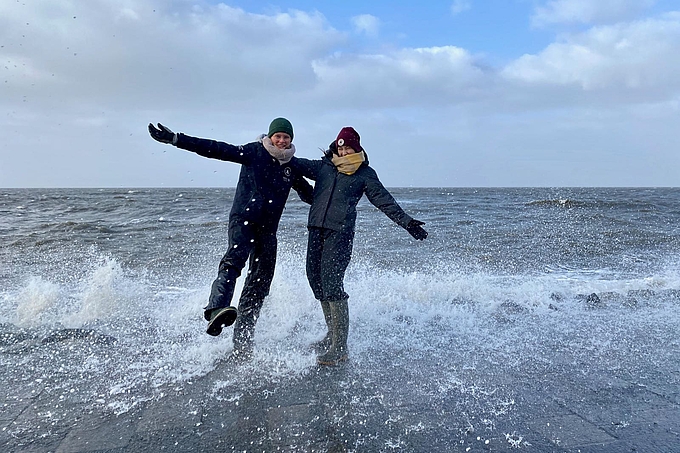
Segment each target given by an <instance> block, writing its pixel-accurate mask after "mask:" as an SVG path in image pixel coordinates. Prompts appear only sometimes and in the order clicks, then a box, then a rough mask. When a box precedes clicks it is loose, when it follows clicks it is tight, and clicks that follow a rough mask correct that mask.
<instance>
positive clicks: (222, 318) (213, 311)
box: [204, 220, 253, 336]
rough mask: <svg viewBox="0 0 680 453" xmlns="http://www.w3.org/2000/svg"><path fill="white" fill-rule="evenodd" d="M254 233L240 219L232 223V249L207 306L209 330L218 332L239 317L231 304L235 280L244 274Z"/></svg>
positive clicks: (212, 332)
mask: <svg viewBox="0 0 680 453" xmlns="http://www.w3.org/2000/svg"><path fill="white" fill-rule="evenodd" d="M252 236H253V233H252V230H251V228H248V227H247V225H244V224H243V222H241V221H240V220H232V221H230V222H229V249H228V250H227V253H225V255H224V256H223V257H222V260H221V261H220V267H219V271H218V273H217V278H216V279H215V281H214V282H213V284H212V288H211V291H210V298H209V300H208V305H207V306H206V307H205V312H204V317H205V319H206V320H207V321H208V329H207V331H206V332H207V333H208V334H209V335H213V336H216V335H219V334H220V333H222V327H223V326H229V325H231V324H233V322H234V320H235V319H236V309H235V308H233V307H230V305H231V299H232V297H233V295H234V287H235V286H236V279H237V278H238V277H239V275H241V270H242V269H243V267H244V266H245V263H246V260H247V258H248V255H249V254H250V251H251V250H252V248H253V246H252V242H251V241H250V239H251V238H252Z"/></svg>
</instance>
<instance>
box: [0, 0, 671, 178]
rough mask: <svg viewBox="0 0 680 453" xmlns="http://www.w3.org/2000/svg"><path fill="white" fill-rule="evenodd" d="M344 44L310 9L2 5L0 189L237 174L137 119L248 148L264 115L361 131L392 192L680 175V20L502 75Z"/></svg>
mask: <svg viewBox="0 0 680 453" xmlns="http://www.w3.org/2000/svg"><path fill="white" fill-rule="evenodd" d="M558 3H559V2H553V3H550V4H548V5H552V8H553V10H554V11H557V6H556V5H558ZM560 4H562V5H566V3H565V2H562V3H560ZM574 4H575V3H574ZM461 5H462V4H461ZM546 8H547V6H546ZM600 11H602V10H600ZM610 11H611V10H610ZM589 14H590V15H589V16H588V15H583V14H582V15H581V16H578V15H576V16H574V17H577V16H578V17H591V18H592V17H596V16H597V15H596V14H594V13H592V12H591V13H589ZM598 14H600V13H598ZM357 17H363V19H362V20H358V19H357V21H356V22H355V23H356V24H358V25H360V27H359V29H360V30H362V31H361V33H368V32H370V30H375V31H376V32H377V31H378V28H379V25H380V21H379V20H378V18H375V17H373V16H357ZM564 17H567V16H564ZM599 17H605V15H602V14H600V16H599ZM609 17H614V15H610V16H609ZM355 19H356V18H355ZM598 20H600V19H598ZM362 21H363V22H362ZM551 23H555V22H551ZM361 24H363V25H361ZM362 27H363V28H362ZM355 38H356V36H354V37H353V36H349V35H347V34H344V33H341V32H339V31H338V30H336V29H335V28H334V27H333V26H332V24H331V23H330V22H329V21H328V19H327V18H326V17H324V16H323V15H322V14H320V13H318V12H303V11H294V10H291V11H287V12H276V13H271V14H254V13H250V12H248V11H246V10H243V9H239V8H234V7H230V6H227V5H225V4H219V5H214V4H209V3H206V2H202V1H201V0H197V1H192V2H187V1H185V0H167V1H161V0H134V1H133V0H115V1H114V0H90V1H88V2H63V1H57V0H42V1H41V2H40V3H36V4H32V5H31V6H25V5H24V4H22V3H20V2H4V3H0V46H1V47H0V62H1V63H2V64H0V84H1V85H0V89H2V96H0V108H2V111H3V121H2V122H0V136H2V137H3V147H2V148H0V185H4V186H90V187H101V186H223V185H233V184H234V183H235V181H236V179H237V177H238V166H237V165H233V164H228V163H222V162H215V161H211V160H209V159H202V158H197V157H196V156H195V155H193V154H191V153H186V152H184V151H181V150H176V149H174V148H172V147H170V146H163V145H160V144H158V143H156V142H154V141H153V140H151V139H150V138H149V136H148V133H147V132H146V124H147V123H148V122H149V121H154V122H156V121H160V122H163V123H167V125H168V126H170V127H171V128H173V129H174V130H177V131H182V132H187V133H190V134H192V135H197V136H203V137H210V138H215V139H220V140H225V141H228V142H230V143H246V142H248V141H251V140H252V139H253V138H254V137H255V136H256V135H257V134H258V133H261V132H263V131H264V129H265V128H266V126H267V124H268V122H269V121H270V120H271V119H272V118H273V117H275V116H286V117H289V118H290V119H291V120H292V121H293V124H294V126H295V132H296V134H295V142H296V146H297V148H298V152H299V153H300V155H302V156H303V157H316V156H318V154H319V153H318V150H317V148H318V147H320V146H325V145H327V144H328V143H329V142H330V140H331V139H332V138H333V137H335V135H336V134H337V131H338V130H339V128H340V127H342V126H345V125H353V126H355V127H357V130H359V132H360V133H361V135H362V144H364V145H365V147H366V148H367V150H369V153H370V155H371V162H373V163H374V164H375V165H376V168H378V170H379V172H380V174H381V179H383V182H385V184H387V185H416V186H418V185H424V186H432V185H440V186H445V185H508V186H511V185H560V184H562V185H569V184H579V185H627V184H630V183H631V181H632V183H633V184H637V185H647V184H650V185H654V184H652V183H655V184H656V185H659V184H661V185H664V184H668V185H672V184H675V185H677V184H678V183H680V180H678V176H677V171H671V169H677V167H678V165H680V157H679V155H677V153H673V150H674V149H675V148H674V146H675V145H674V143H676V142H677V140H679V139H680V137H678V135H677V134H678V132H677V131H678V128H677V124H676V123H677V116H678V112H679V111H680V110H679V109H680V107H679V106H680V86H679V84H680V77H679V76H678V74H680V67H679V65H680V62H679V61H678V58H677V55H678V54H680V13H668V14H666V15H663V16H657V17H653V18H649V19H644V20H636V21H632V22H619V23H616V24H610V25H606V26H597V27H592V28H589V29H587V30H585V31H582V32H578V33H571V34H564V35H561V36H560V37H559V39H557V40H556V41H555V42H553V43H552V44H550V45H547V46H545V48H544V49H543V50H542V51H540V52H536V53H532V54H527V55H523V56H521V57H519V58H517V59H516V60H514V61H511V62H509V63H508V64H506V65H504V66H502V67H494V66H492V65H489V64H485V61H484V59H483V57H480V56H479V55H475V54H472V53H471V52H469V51H468V50H466V49H464V48H461V47H456V46H452V45H442V46H431V47H427V46H423V47H396V46H395V45H394V44H389V43H378V44H383V45H379V46H376V45H375V41H373V40H370V41H371V42H370V46H371V47H372V49H374V50H373V51H371V52H367V51H365V50H362V48H361V47H360V45H361V43H360V42H357V41H353V42H352V44H359V47H356V48H355V47H352V51H349V50H347V47H348V46H347V44H348V42H349V41H350V39H355ZM375 49H380V50H375ZM414 150H417V152H418V158H417V159H414V158H413V153H414ZM614 150H615V155H614ZM640 150H644V153H645V155H644V156H643V157H644V158H641V157H640V156H639V154H640V153H641V151H640ZM423 156H426V158H422V157H423ZM405 162H406V163H407V164H406V165H408V170H407V171H406V170H405V168H404V165H405ZM527 168H530V169H531V171H527ZM583 168H587V171H579V169H583ZM631 168H632V169H634V170H635V171H634V172H630V169H631ZM626 169H628V170H629V172H628V173H626ZM630 173H635V174H630ZM660 175H661V176H660Z"/></svg>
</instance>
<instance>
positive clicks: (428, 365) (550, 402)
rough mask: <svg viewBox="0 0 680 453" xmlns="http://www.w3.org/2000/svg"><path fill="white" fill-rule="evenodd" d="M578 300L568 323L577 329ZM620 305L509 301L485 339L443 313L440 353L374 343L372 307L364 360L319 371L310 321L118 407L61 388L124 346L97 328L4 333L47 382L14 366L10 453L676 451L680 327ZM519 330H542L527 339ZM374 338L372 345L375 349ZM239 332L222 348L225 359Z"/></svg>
mask: <svg viewBox="0 0 680 453" xmlns="http://www.w3.org/2000/svg"><path fill="white" fill-rule="evenodd" d="M577 303H578V302H574V305H572V308H571V309H570V310H568V311H569V312H570V314H569V316H568V317H569V319H575V318H577V316H574V314H575V312H574V310H576V308H575V307H576V306H577V305H576V304H577ZM556 304H557V303H556ZM672 305H673V309H672V310H670V312H672V313H673V314H675V312H676V311H677V304H672ZM611 310H612V308H611V306H610V307H609V308H603V309H602V310H599V311H592V310H590V311H586V310H585V309H584V311H583V312H582V313H583V314H584V316H583V318H582V319H583V321H582V322H574V323H570V324H569V323H567V324H565V323H564V320H565V319H566V318H563V319H556V320H554V325H553V327H547V325H548V324H551V322H550V321H546V319H547V318H546V316H548V315H541V316H536V315H535V314H534V315H532V314H528V313H526V312H524V311H523V310H521V309H518V308H517V307H512V306H506V307H505V308H504V309H501V310H499V311H497V312H496V313H495V315H494V316H493V317H492V318H491V319H489V324H487V327H486V328H488V331H486V332H485V335H484V338H486V339H485V340H484V341H481V340H480V338H479V337H478V336H477V334H479V333H480V332H479V329H480V325H479V324H476V325H475V326H474V327H473V326H472V325H471V324H474V321H473V320H472V319H468V320H467V321H466V320H465V319H466V318H465V317H464V316H461V315H460V313H459V315H458V316H456V319H457V320H458V322H459V323H460V328H459V333H458V334H455V335H450V334H446V332H447V331H449V329H450V327H451V326H449V325H447V323H446V321H445V319H444V318H442V317H438V316H433V317H431V318H430V319H429V320H428V322H427V338H428V341H427V346H423V343H419V342H418V340H417V339H418V336H421V335H423V332H422V331H421V329H422V328H423V327H422V326H419V325H418V323H416V322H415V318H414V317H410V316H409V315H408V314H407V313H406V314H405V313H402V314H400V315H397V316H395V317H394V318H393V319H392V324H389V323H383V325H381V326H380V327H379V332H376V331H375V329H374V328H373V326H371V325H370V323H368V322H366V321H363V320H362V319H361V317H362V316H361V310H359V313H358V314H357V316H355V318H354V319H353V321H354V324H353V326H352V331H351V333H350V348H351V358H350V360H349V361H348V362H346V363H344V364H343V365H341V366H338V367H322V368H320V367H317V366H316V365H315V361H314V355H313V354H312V353H311V352H308V351H306V350H305V348H304V346H303V344H304V343H305V342H307V340H308V339H310V338H313V337H315V336H318V334H320V333H322V331H323V329H322V328H321V326H320V323H319V322H315V323H312V325H313V328H310V327H308V326H307V327H305V325H304V323H302V324H300V328H299V329H293V331H296V330H297V333H292V334H289V335H293V336H294V337H296V338H298V339H302V341H297V340H295V339H292V340H291V341H287V342H280V341H278V342H275V341H271V340H272V339H271V338H268V337H267V335H266V334H264V335H261V336H260V340H259V341H258V344H257V349H256V353H255V357H254V358H253V360H252V362H250V363H247V364H242V365H234V364H230V363H228V362H225V361H223V360H217V361H216V362H215V363H214V366H213V369H212V370H211V371H209V372H208V373H205V374H202V375H197V376H195V378H192V379H186V380H179V381H175V382H166V383H164V384H162V385H157V384H153V383H151V381H148V383H149V384H148V388H144V386H143V385H136V386H130V387H128V388H121V389H120V390H119V395H116V396H118V397H119V398H118V399H116V398H114V397H113V396H112V393H115V392H113V391H112V389H111V388H107V389H103V390H101V391H102V392H107V393H102V394H100V395H97V394H96V391H95V390H94V389H89V388H88V376H87V372H86V371H83V372H82V374H81V375H80V376H79V377H78V379H77V380H73V382H76V383H77V386H76V388H70V389H69V386H68V385H67V384H64V383H63V382H62V381H60V379H61V378H63V377H64V376H65V374H64V373H65V372H64V370H63V368H64V364H63V363H64V362H63V361H62V358H63V357H64V356H68V357H71V358H74V359H77V358H78V357H80V356H81V354H82V353H83V352H86V354H89V355H93V354H94V355H102V356H107V354H111V357H113V356H114V355H115V351H116V350H124V348H119V347H118V346H117V343H116V342H114V341H108V340H109V337H107V336H105V335H103V334H100V333H97V330H96V329H92V330H85V329H79V330H68V329H65V330H62V331H59V332H57V333H52V334H51V336H49V337H43V338H42V339H39V338H38V336H39V335H38V334H37V333H36V332H32V333H31V332H27V331H21V332H19V331H17V330H6V331H5V333H4V336H3V338H4V340H3V341H4V346H5V347H4V350H3V352H4V354H13V353H21V354H27V348H30V347H32V348H34V351H33V353H32V354H28V355H33V356H35V354H36V352H35V349H39V350H40V351H42V352H41V353H42V354H43V355H42V359H41V360H42V361H44V363H43V366H44V368H43V370H48V371H47V372H45V373H43V374H42V375H41V376H42V377H41V378H39V379H35V376H36V374H35V370H36V368H35V366H34V365H31V364H28V363H27V364H26V365H27V367H29V368H31V367H32V370H33V371H32V372H31V373H30V375H29V374H26V375H22V374H21V373H17V372H14V373H9V374H8V371H7V369H5V370H3V371H2V378H3V390H2V401H1V405H2V415H0V424H1V427H2V428H1V431H0V451H2V452H58V453H76V452H156V451H158V452H204V451H205V452H212V451H214V452H221V451H226V452H231V451H244V452H274V451H284V452H482V451H495V452H506V451H528V452H678V451H680V388H679V387H678V385H677V383H678V359H679V358H680V354H679V352H678V344H677V341H676V340H672V338H674V335H675V334H677V333H678V332H677V331H676V332H675V334H673V333H672V332H668V330H667V328H668V324H666V325H664V322H663V319H666V320H668V321H669V323H670V324H675V323H676V321H674V320H673V319H676V318H675V316H672V317H666V316H665V315H664V316H661V317H660V318H657V319H655V320H654V321H651V320H650V323H649V324H647V326H646V327H645V326H644V325H643V324H645V323H643V322H641V321H640V318H639V317H638V318H637V321H636V322H625V321H621V317H620V316H619V315H616V316H614V315H613V312H612V311H611ZM551 311H552V313H551V315H553V316H557V317H559V316H561V315H560V311H559V310H557V309H555V310H551ZM663 312H664V313H666V314H669V313H670V312H669V310H668V308H665V309H664V310H663ZM562 313H564V311H562ZM355 314H356V311H355ZM265 316H266V314H265ZM632 316H636V315H634V314H633V315H632ZM615 317H616V318H617V319H619V322H618V325H617V326H614V327H615V328H613V326H612V325H611V320H612V319H614V318H615ZM645 317H647V315H645ZM264 321H265V323H266V322H267V321H266V320H264ZM316 321H319V320H316ZM466 324H467V325H466ZM557 325H560V326H561V327H560V328H557V327H556V326H557ZM654 325H656V326H658V329H659V330H656V328H655V327H653V326H654ZM579 326H580V327H579ZM598 326H599V327H598ZM5 327H6V326H5ZM438 329H439V330H440V331H439V333H437V331H438ZM598 329H600V331H599V332H598ZM513 330H517V331H522V332H525V331H527V330H533V331H534V333H535V335H532V336H531V337H530V338H531V342H527V339H528V338H529V337H527V336H526V335H510V334H509V332H511V331H513ZM473 331H474V332H476V333H477V334H476V335H474V337H475V338H476V339H475V340H474V341H470V340H471V338H469V337H468V338H466V337H467V336H468V335H471V334H472V332H473ZM494 331H496V333H497V334H495V335H494ZM605 331H607V332H610V333H612V332H615V331H617V332H620V333H621V335H620V336H618V335H611V336H610V337H609V338H608V340H607V341H608V342H609V343H615V342H620V344H616V345H614V346H612V347H606V346H601V347H593V346H591V345H590V343H589V341H587V340H586V338H592V337H594V336H597V335H601V334H602V333H603V332H605ZM633 331H635V333H636V334H637V335H639V336H643V335H646V341H644V342H641V343H644V344H642V345H641V346H640V347H638V345H636V344H635V343H634V342H631V341H630V340H629V339H630V338H631V337H632V334H633ZM661 331H663V332H666V333H665V334H659V332H661ZM466 332H467V333H466ZM308 333H309V335H307V334H308ZM433 334H434V335H433ZM12 335H14V337H12ZM21 335H23V336H21ZM31 335H34V337H30V336H31ZM370 335H372V336H374V341H370V342H368V341H364V339H365V337H366V336H370ZM666 335H669V336H666ZM229 336H230V335H229V334H228V333H227V334H226V335H225V338H219V339H217V340H215V341H216V342H217V347H218V348H222V350H223V351H224V352H225V354H226V353H228V351H229V349H230V346H229ZM633 336H634V335H633ZM407 337H408V338H411V341H410V342H408V341H407V342H406V343H404V341H405V339H406V338H407ZM31 338H32V340H31ZM433 338H438V340H433ZM567 338H569V339H570V340H569V341H570V343H567V342H566V339H567ZM577 339H580V340H577ZM10 340H11V341H10ZM202 341H203V340H202ZM513 341H518V342H524V344H517V345H513V344H512V342H513ZM577 341H580V344H577V343H576V342H577ZM296 343H297V346H295V344H296ZM661 343H666V344H661ZM414 345H420V346H419V347H415V346H414ZM12 348H14V349H12ZM16 348H19V349H16ZM653 349H656V350H653ZM104 351H109V352H107V353H106V354H105V353H104ZM530 351H531V353H530ZM616 351H621V352H620V353H617V352H616ZM661 351H663V352H661ZM631 357H634V359H630V358H631ZM626 358H628V359H626ZM622 360H624V361H623V362H622ZM132 362H134V360H131V361H130V363H132ZM50 363H54V364H57V365H55V366H54V368H50V365H49V364H50ZM59 367H61V369H60V368H59ZM81 369H84V368H81ZM127 372H128V373H129V371H127ZM66 373H69V374H72V371H70V370H69V371H66ZM111 373H112V374H113V372H111ZM29 376H30V377H29ZM112 378H113V379H115V377H113V376H112ZM98 379H99V378H98ZM59 382H61V383H60V384H59ZM116 401H117V403H116Z"/></svg>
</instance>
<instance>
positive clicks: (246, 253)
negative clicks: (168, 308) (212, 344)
mask: <svg viewBox="0 0 680 453" xmlns="http://www.w3.org/2000/svg"><path fill="white" fill-rule="evenodd" d="M149 133H150V134H151V137H152V138H154V139H155V140H157V141H159V142H161V143H170V144H173V145H175V146H176V147H178V148H182V149H185V150H188V151H193V152H195V153H196V154H198V155H200V156H203V157H208V158H211V159H219V160H224V161H229V162H235V163H238V164H241V172H240V175H239V179H238V184H237V185H236V193H235V194H234V202H233V204H232V206H231V212H230V213H229V230H228V235H229V248H228V250H227V252H226V253H225V254H224V256H223V257H222V260H221V261H220V265H219V269H218V272H217V278H216V279H215V281H214V282H213V284H212V288H211V292H210V297H209V300H208V305H207V306H206V307H205V309H204V310H205V311H204V317H205V319H206V321H208V327H207V330H206V332H207V333H208V334H209V335H213V336H217V335H219V334H220V333H221V332H222V328H223V327H225V326H230V325H231V324H233V323H234V321H235V322H236V324H235V325H234V335H233V343H234V349H233V353H232V357H234V358H237V359H238V360H243V359H248V358H249V357H250V356H251V354H252V348H253V336H254V333H255V323H256V321H257V318H258V316H259V313H260V309H261V308H262V304H263V301H264V299H265V297H266V296H267V295H268V294H269V288H270V286H271V282H272V279H273V277H274V266H275V264H276V249H277V240H276V231H277V229H278V226H279V220H280V219H281V214H282V213H283V209H284V206H285V204H286V200H287V199H288V194H289V192H290V189H291V188H292V189H293V190H295V191H296V192H297V193H298V195H299V196H300V199H301V200H302V201H304V202H305V203H311V202H312V190H313V189H312V186H311V184H309V183H308V182H307V181H306V180H305V179H304V178H303V177H302V176H301V175H300V173H299V172H298V171H296V170H295V169H294V167H293V164H292V163H293V161H295V157H294V156H293V155H294V154H295V145H293V144H292V143H291V142H292V140H293V126H292V125H291V123H290V121H288V120H287V119H285V118H276V119H274V120H273V121H272V122H271V124H270V125H269V133H268V134H266V135H265V134H262V136H261V137H260V138H259V140H257V141H255V142H252V143H248V144H245V145H240V146H236V145H230V144H228V143H224V142H219V141H215V140H209V139H204V138H197V137H191V136H189V135H185V134H182V133H179V134H176V133H174V132H172V131H171V130H170V129H168V128H167V127H165V126H163V125H162V124H160V123H159V124H158V127H156V126H154V125H153V124H149ZM247 261H248V262H249V266H248V267H249V269H248V276H247V277H246V281H245V283H244V286H243V290H242V291H241V297H240V299H239V303H238V310H237V309H236V308H234V307H232V306H231V299H232V297H233V294H234V288H235V286H236V279H237V278H238V277H239V276H240V275H241V271H242V270H243V268H244V267H245V265H246V262H247Z"/></svg>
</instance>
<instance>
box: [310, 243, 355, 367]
mask: <svg viewBox="0 0 680 453" xmlns="http://www.w3.org/2000/svg"><path fill="white" fill-rule="evenodd" d="M353 240H354V232H353V231H339V232H335V231H334V232H332V233H330V234H329V236H328V238H327V240H326V242H325V244H324V251H323V253H322V260H321V261H322V266H321V268H322V271H321V280H322V285H323V289H324V298H325V300H326V301H327V302H326V303H327V304H328V306H329V308H330V315H331V316H330V318H331V324H330V326H331V345H330V347H329V348H328V350H327V351H326V353H325V354H322V355H320V356H318V357H317V362H318V363H319V364H320V365H337V364H338V363H340V362H342V361H344V360H347V358H348V353H347V336H348V334H349V307H348V305H347V299H348V297H349V296H348V295H347V293H346V292H345V290H344V285H343V280H344V278H345V271H346V270H347V266H348V265H349V262H350V259H351V257H352V244H353Z"/></svg>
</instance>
